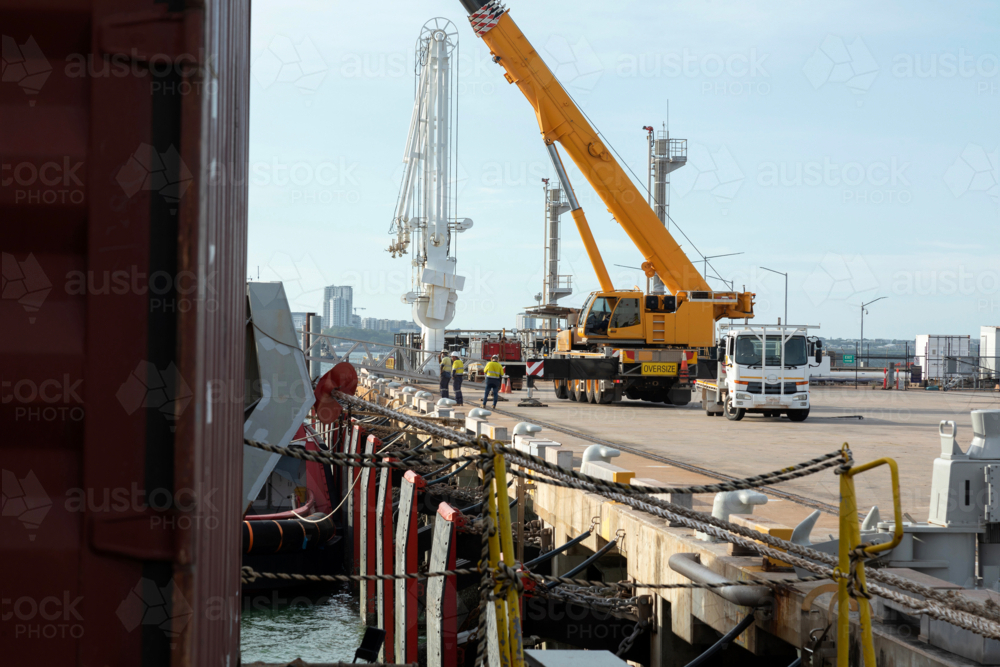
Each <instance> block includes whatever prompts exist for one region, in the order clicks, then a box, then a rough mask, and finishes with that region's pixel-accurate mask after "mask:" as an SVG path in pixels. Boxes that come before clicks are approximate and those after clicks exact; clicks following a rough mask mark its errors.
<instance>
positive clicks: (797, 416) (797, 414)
mask: <svg viewBox="0 0 1000 667" xmlns="http://www.w3.org/2000/svg"><path fill="white" fill-rule="evenodd" d="M808 416H809V408H806V409H805V410H789V411H788V419H790V420H791V421H793V422H804V421H805V420H806V417H808Z"/></svg>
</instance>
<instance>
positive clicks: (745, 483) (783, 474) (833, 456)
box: [496, 445, 849, 494]
mask: <svg viewBox="0 0 1000 667" xmlns="http://www.w3.org/2000/svg"><path fill="white" fill-rule="evenodd" d="M496 449H497V451H500V452H503V454H504V456H506V457H508V458H509V459H510V461H511V462H512V463H518V464H519V465H520V462H519V461H518V459H520V461H530V462H531V463H534V464H535V465H536V466H538V467H539V468H541V469H540V470H539V469H538V468H533V470H538V471H539V472H552V473H557V474H559V475H564V476H565V477H568V478H572V479H575V480H577V481H581V482H587V483H589V484H596V485H599V486H603V487H606V488H609V489H613V490H615V491H618V492H621V493H627V494H635V493H642V494H650V493H692V494H693V493H720V492H724V491H740V490H743V489H753V488H758V487H761V486H770V485H771V484H777V483H779V482H787V481H788V480H792V479H797V478H799V477H806V476H808V475H812V474H814V473H817V472H820V471H822V470H826V469H827V468H833V467H835V466H840V465H842V464H843V462H844V458H843V456H844V450H837V451H835V452H829V453H828V454H824V455H822V456H818V457H816V458H814V459H810V460H808V461H803V462H802V463H797V464H795V465H792V466H788V467H785V468H781V469H780V470H772V471H771V472H766V473H762V474H760V475H753V476H751V477H745V478H743V479H735V480H731V481H726V482H719V483H716V484H701V485H695V486H643V487H635V486H632V485H630V484H623V483H621V482H610V481H607V480H603V479H598V478H596V477H591V476H590V475H585V474H583V473H582V472H577V471H576V470H570V469H568V468H561V467H559V466H558V465H556V464H555V463H551V462H549V461H546V460H545V459H543V458H540V457H538V456H534V455H532V454H528V453H526V452H522V451H520V450H517V449H514V448H512V447H507V446H505V445H496ZM848 451H849V450H848ZM848 460H849V459H848ZM640 488H641V491H637V489H640Z"/></svg>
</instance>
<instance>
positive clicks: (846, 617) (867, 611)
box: [836, 444, 903, 667]
mask: <svg viewBox="0 0 1000 667" xmlns="http://www.w3.org/2000/svg"><path fill="white" fill-rule="evenodd" d="M843 453H844V459H845V461H846V462H848V463H849V461H850V449H849V448H848V446H847V445H846V444H845V445H844V450H843ZM882 465H886V466H889V473H890V476H891V479H892V508H893V515H894V517H895V519H896V524H895V530H894V531H893V536H892V540H891V541H889V542H885V543H883V544H877V545H871V546H862V545H861V531H860V530H859V528H858V503H857V496H856V494H855V491H854V476H855V475H858V474H860V473H863V472H866V471H868V470H871V469H872V468H877V467H878V466H882ZM902 539H903V510H902V507H901V506H900V501H899V468H897V467H896V462H895V461H894V460H893V459H889V458H882V459H876V460H875V461H870V462H868V463H865V464H862V465H859V466H851V467H847V468H842V469H841V470H840V545H839V546H840V554H839V555H840V563H839V565H838V567H837V570H838V572H836V574H837V666H838V667H849V663H848V654H849V652H850V651H849V648H850V639H851V619H850V601H851V595H852V592H853V591H851V590H849V586H850V584H851V578H852V577H851V576H850V572H851V554H852V553H854V554H855V559H856V560H857V561H858V562H857V565H856V566H855V575H854V578H856V579H857V586H856V588H857V589H860V590H862V591H864V590H866V587H867V584H866V582H865V557H870V556H872V555H874V554H877V553H881V552H883V551H888V550H889V549H892V548H894V547H896V545H898V544H899V543H900V541H901V540H902ZM859 547H861V552H862V553H863V555H864V556H865V557H862V553H855V550H857V549H858V548H859ZM857 603H858V615H859V617H860V623H861V650H862V655H863V656H864V664H865V665H866V666H867V667H876V665H875V645H874V640H873V638H872V612H871V605H869V603H868V600H867V599H865V598H863V597H861V598H858V599H857Z"/></svg>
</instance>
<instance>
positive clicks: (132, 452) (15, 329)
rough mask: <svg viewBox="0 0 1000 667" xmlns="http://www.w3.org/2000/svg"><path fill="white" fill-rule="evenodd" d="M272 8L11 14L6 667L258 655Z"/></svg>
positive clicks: (6, 22)
mask: <svg viewBox="0 0 1000 667" xmlns="http://www.w3.org/2000/svg"><path fill="white" fill-rule="evenodd" d="M249 11H250V9H249V2H245V1H241V0H234V1H233V2H225V3H188V5H187V6H185V3H183V2H180V1H178V0H171V1H170V2H162V3H161V2H151V1H148V0H147V1H137V0H106V1H104V2H98V3H92V2H83V1H81V0H68V1H66V2H61V3H55V4H53V3H38V2H28V1H23V0H22V1H15V2H12V3H5V4H4V6H3V8H2V9H0V25H2V26H3V30H2V33H3V38H2V39H3V57H4V63H5V65H4V66H5V69H4V79H3V82H0V117H2V118H3V122H2V123H0V146H2V147H3V152H2V159H0V162H2V174H0V216H2V218H3V220H4V224H3V225H2V226H0V248H2V250H3V257H2V260H3V262H2V263H3V266H2V268H3V289H2V299H0V320H2V322H3V326H2V327H0V331H2V333H0V366H2V368H3V369H4V370H3V387H2V392H3V396H2V402H0V430H2V432H3V434H4V435H3V439H2V447H3V466H2V469H3V496H4V498H3V502H4V504H3V511H2V516H0V530H2V533H3V535H4V539H3V540H2V541H0V568H3V570H4V572H6V573H7V575H6V576H5V577H4V591H3V597H4V609H3V615H4V623H2V624H0V633H2V634H3V646H4V663H5V664H12V665H15V664H18V665H19V664H38V665H72V664H78V665H114V666H120V665H173V666H174V667H181V666H187V665H223V664H233V665H235V664H236V662H237V656H238V651H239V607H238V605H239V593H240V582H239V566H240V554H239V550H240V515H241V507H240V502H239V498H240V496H241V491H242V489H241V488H240V487H241V484H242V481H241V480H242V475H241V464H242V425H243V399H242V396H243V364H244V338H245V331H244V327H245V306H244V303H245V296H244V292H245V267H246V220H247V209H246V206H247V191H246V183H247V127H248V104H249V88H248V87H249V22H250V14H249ZM8 605H9V607H8ZM8 614H10V616H8Z"/></svg>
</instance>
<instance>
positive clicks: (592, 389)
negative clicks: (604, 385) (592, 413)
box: [586, 380, 600, 404]
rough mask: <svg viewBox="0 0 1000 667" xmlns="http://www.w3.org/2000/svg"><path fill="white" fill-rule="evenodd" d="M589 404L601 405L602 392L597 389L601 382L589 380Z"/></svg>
mask: <svg viewBox="0 0 1000 667" xmlns="http://www.w3.org/2000/svg"><path fill="white" fill-rule="evenodd" d="M586 386H587V402H589V403H594V404H596V403H599V402H600V401H599V396H598V395H599V394H600V392H599V391H598V390H597V388H598V387H599V386H600V384H599V380H587V385H586Z"/></svg>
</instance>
